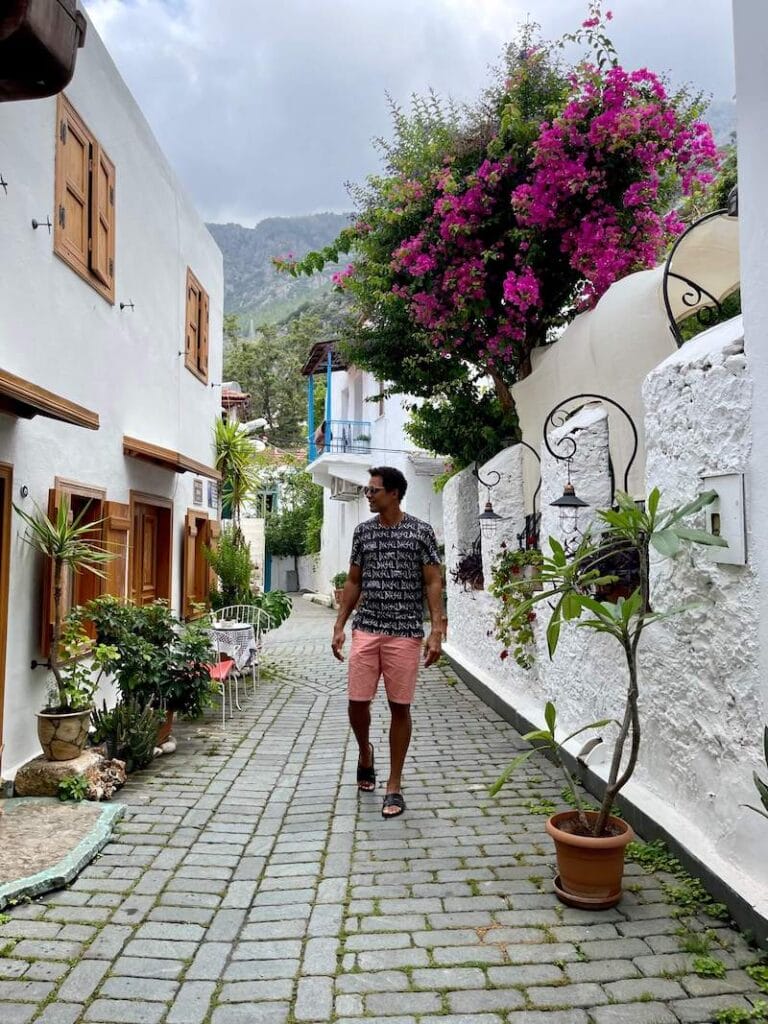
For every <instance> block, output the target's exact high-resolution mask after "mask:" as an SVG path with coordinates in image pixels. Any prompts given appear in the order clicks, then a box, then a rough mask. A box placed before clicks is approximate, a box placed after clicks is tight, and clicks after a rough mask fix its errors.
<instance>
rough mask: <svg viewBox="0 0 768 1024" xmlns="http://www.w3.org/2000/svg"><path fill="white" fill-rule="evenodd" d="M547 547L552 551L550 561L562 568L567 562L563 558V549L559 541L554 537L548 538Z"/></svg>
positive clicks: (564, 557)
mask: <svg viewBox="0 0 768 1024" xmlns="http://www.w3.org/2000/svg"><path fill="white" fill-rule="evenodd" d="M549 546H550V548H551V549H552V561H553V562H554V563H555V565H556V566H558V567H559V568H562V567H563V566H564V565H565V564H566V563H567V561H568V559H567V558H566V556H565V549H564V548H563V545H562V544H561V543H560V541H559V540H557V538H555V537H550V538H549Z"/></svg>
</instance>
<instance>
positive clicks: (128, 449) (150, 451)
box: [123, 436, 221, 480]
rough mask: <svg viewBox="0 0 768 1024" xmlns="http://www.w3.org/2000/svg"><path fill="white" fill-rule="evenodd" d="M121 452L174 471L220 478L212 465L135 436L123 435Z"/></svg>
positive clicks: (213, 478)
mask: <svg viewBox="0 0 768 1024" xmlns="http://www.w3.org/2000/svg"><path fill="white" fill-rule="evenodd" d="M123 454H124V455H128V456H130V457H131V458H132V459H144V461H145V462H151V463H153V464H154V465H155V466H162V468H163V469H170V470H172V471H173V472H174V473H197V475H198V476H207V477H208V478H209V479H211V480H221V473H220V472H219V470H218V469H214V467H213V466H206V465H205V463H203V462H198V461H197V460H196V459H190V458H189V457H188V456H187V455H182V454H181V452H175V451H173V449H172V448H161V447H160V445H159V444H150V443H149V441H139V440H138V438H135V437H127V436H125V437H123Z"/></svg>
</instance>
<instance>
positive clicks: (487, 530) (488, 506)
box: [472, 463, 504, 540]
mask: <svg viewBox="0 0 768 1024" xmlns="http://www.w3.org/2000/svg"><path fill="white" fill-rule="evenodd" d="M490 473H491V475H492V476H495V477H496V479H495V480H494V481H493V483H491V482H490V480H483V478H482V477H481V476H480V473H479V471H478V468H477V463H475V468H474V469H473V470H472V475H473V476H474V477H475V478H476V479H477V482H478V483H480V484H482V485H483V487H485V490H486V502H485V509H484V510H483V511H482V512H481V513H480V515H479V516H478V517H477V518H478V521H479V523H480V533H481V534H482V537H483V539H484V540H492V539H493V538H494V537H495V536H496V531H497V530H498V528H499V523H502V522H503V521H504V517H503V516H500V515H498V513H496V512H494V511H493V504H492V503H491V489H492V488H493V487H495V486H496V484H498V482H499V481H500V480H501V474H500V473H497V472H496V470H495V469H492V470H491V471H490Z"/></svg>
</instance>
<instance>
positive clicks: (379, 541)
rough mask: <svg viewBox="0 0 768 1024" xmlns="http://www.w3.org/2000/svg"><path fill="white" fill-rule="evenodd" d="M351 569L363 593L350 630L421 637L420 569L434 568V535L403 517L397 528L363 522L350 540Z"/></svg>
mask: <svg viewBox="0 0 768 1024" xmlns="http://www.w3.org/2000/svg"><path fill="white" fill-rule="evenodd" d="M350 562H351V563H352V565H359V566H360V572H361V576H362V593H361V595H360V603H359V604H358V606H357V612H356V614H355V617H354V620H353V622H352V628H353V629H361V630H363V631H364V632H366V633H386V634H387V635H388V636H423V635H424V626H423V620H424V614H423V612H424V578H423V574H422V569H423V567H424V566H425V565H439V564H440V555H439V554H438V550H437V541H436V540H435V531H434V530H433V529H432V527H431V526H430V525H429V523H425V522H423V521H422V520H421V519H417V518H416V517H415V516H409V515H408V514H407V513H404V514H403V518H402V519H401V520H400V522H399V523H398V524H397V525H396V526H383V525H382V524H381V522H380V521H379V517H378V516H375V517H374V518H373V519H368V520H366V521H365V522H364V523H360V525H359V526H357V527H356V528H355V532H354V534H353V535H352V555H351V557H350Z"/></svg>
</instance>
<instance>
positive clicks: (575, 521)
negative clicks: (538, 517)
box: [550, 465, 589, 535]
mask: <svg viewBox="0 0 768 1024" xmlns="http://www.w3.org/2000/svg"><path fill="white" fill-rule="evenodd" d="M570 468H571V467H570V465H569V466H568V470H569V473H568V478H569V479H568V483H567V484H566V485H565V487H564V488H563V496H562V497H561V498H557V499H556V500H555V501H551V502H550V505H552V506H553V507H554V508H556V509H557V510H558V513H559V519H560V529H561V530H562V532H563V534H565V535H567V534H570V535H573V534H578V533H580V532H581V531H580V530H579V509H580V508H589V502H588V501H582V499H581V498H580V497H579V496H578V494H577V493H576V491H575V489H574V486H573V484H572V483H571V480H570Z"/></svg>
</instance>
